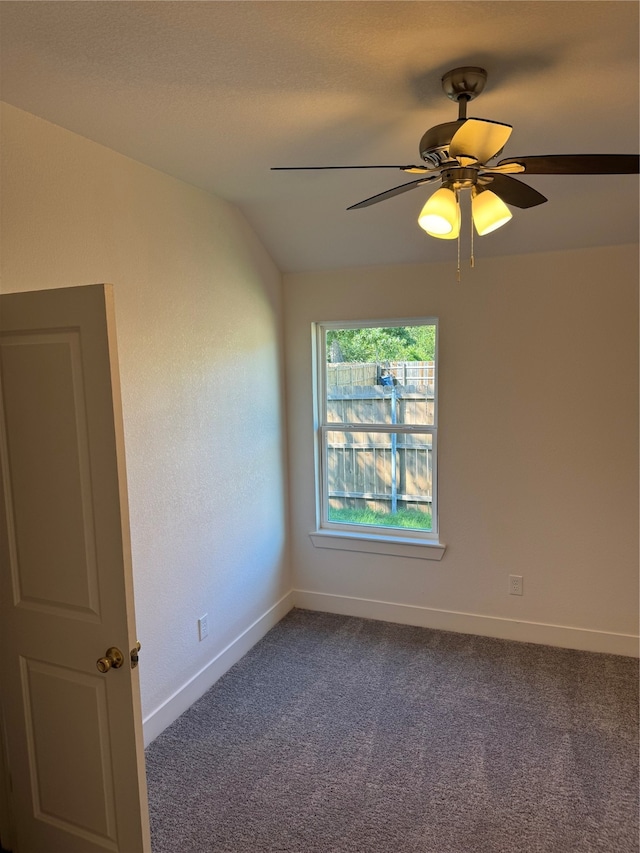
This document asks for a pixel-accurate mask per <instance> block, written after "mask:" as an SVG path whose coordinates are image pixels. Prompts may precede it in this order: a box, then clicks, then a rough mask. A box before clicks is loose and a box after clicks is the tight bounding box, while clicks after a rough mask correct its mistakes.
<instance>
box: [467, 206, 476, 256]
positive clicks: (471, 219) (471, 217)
mask: <svg viewBox="0 0 640 853" xmlns="http://www.w3.org/2000/svg"><path fill="white" fill-rule="evenodd" d="M469 222H470V223H471V269H473V267H475V265H476V259H475V258H474V256H473V214H472V215H471V216H470V217H469Z"/></svg>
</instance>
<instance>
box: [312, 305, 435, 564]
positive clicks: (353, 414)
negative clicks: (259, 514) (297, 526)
mask: <svg viewBox="0 0 640 853" xmlns="http://www.w3.org/2000/svg"><path fill="white" fill-rule="evenodd" d="M315 331H316V338H315V364H316V390H317V399H316V440H317V496H318V513H317V515H318V529H317V531H315V536H314V535H313V534H312V539H313V541H314V544H316V545H317V546H319V547H335V548H347V549H348V550H366V551H376V552H379V553H380V552H381V553H387V554H394V553H402V554H406V555H408V556H420V557H427V558H428V559H440V557H441V556H442V553H443V552H444V547H443V546H440V544H439V542H438V512H437V331H438V324H437V320H435V319H422V320H415V319H414V320H409V321H407V320H393V321H390V320H385V321H362V322H357V323H352V322H349V323H318V324H316V327H315ZM364 541H367V542H369V543H373V545H370V546H367V547H364V546H363V542H364ZM354 543H355V544H354ZM375 543H379V544H380V543H382V544H384V546H385V547H384V548H383V549H380V547H376V546H375ZM394 544H395V545H402V546H413V548H411V547H408V548H407V547H401V548H400V550H398V549H397V548H396V549H394V548H393V545H394ZM425 545H430V546H432V549H431V550H432V553H427V551H426V550H425V549H424V547H423V548H420V547H419V546H425ZM416 546H418V547H416ZM433 548H435V549H436V551H437V550H438V549H439V552H438V553H435V552H433ZM420 551H421V553H419V552H420Z"/></svg>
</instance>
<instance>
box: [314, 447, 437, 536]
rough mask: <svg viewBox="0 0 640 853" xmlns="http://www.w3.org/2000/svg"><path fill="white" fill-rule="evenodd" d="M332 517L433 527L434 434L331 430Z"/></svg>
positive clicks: (424, 528)
mask: <svg viewBox="0 0 640 853" xmlns="http://www.w3.org/2000/svg"><path fill="white" fill-rule="evenodd" d="M325 440H326V459H327V481H328V520H329V521H331V522H338V523H344V524H366V525H383V526H386V527H396V528H404V529H411V530H422V531H430V530H432V521H431V499H432V494H433V470H432V464H433V462H432V453H433V441H432V436H431V435H430V434H426V433H411V434H405V433H380V432H376V431H374V430H371V431H367V432H364V431H363V432H342V431H337V430H327V432H326V433H325Z"/></svg>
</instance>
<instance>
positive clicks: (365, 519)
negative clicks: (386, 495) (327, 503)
mask: <svg viewBox="0 0 640 853" xmlns="http://www.w3.org/2000/svg"><path fill="white" fill-rule="evenodd" d="M329 521H337V522H343V523H344V524H375V525H377V526H381V527H404V528H407V529H409V530H431V513H430V512H420V510H415V509H399V510H398V511H397V512H396V513H395V514H392V513H390V512H376V510H374V509H331V508H330V509H329Z"/></svg>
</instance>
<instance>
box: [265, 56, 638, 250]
mask: <svg viewBox="0 0 640 853" xmlns="http://www.w3.org/2000/svg"><path fill="white" fill-rule="evenodd" d="M486 82H487V72H486V71H485V70H484V68H476V67H471V66H465V67H462V68H454V69H453V70H452V71H448V72H447V73H446V74H445V75H444V76H443V77H442V88H443V90H444V92H445V94H446V95H447V97H449V98H450V99H451V100H452V101H456V102H457V104H458V118H457V120H456V121H449V122H445V123H444V124H438V125H436V126H435V127H432V128H430V129H429V130H427V132H426V133H425V134H424V136H423V137H422V139H421V140H420V157H421V158H422V160H423V161H424V163H423V164H422V165H419V166H415V165H414V166H274V167H273V170H274V171H290V170H301V169H304V170H308V169H399V170H400V171H402V172H408V173H410V174H416V175H421V176H422V177H419V178H417V179H416V180H413V181H409V182H408V183H404V184H400V186H397V187H392V188H391V189H389V190H385V191H384V192H381V193H378V194H377V195H374V196H371V197H370V198H366V199H364V201H360V202H358V203H357V204H352V205H351V206H350V207H348V208H347V210H358V209H359V208H362V207H368V206H369V205H372V204H377V203H378V202H380V201H384V200H385V199H388V198H393V197H394V196H397V195H400V194H401V193H405V192H408V191H409V190H412V189H415V188H416V187H421V186H424V185H425V184H430V183H436V182H442V187H441V188H440V189H439V190H437V191H436V192H435V193H434V194H433V195H432V196H431V197H430V198H429V200H428V201H427V203H426V204H425V205H424V207H423V209H422V211H421V213H420V216H419V217H418V223H419V224H420V226H421V227H422V228H423V229H424V230H425V231H426V232H427V234H430V235H431V236H432V237H438V238H440V239H445V240H448V239H456V238H457V237H459V234H460V220H461V215H460V204H459V194H460V191H461V190H470V192H471V215H472V219H473V223H474V225H475V229H476V231H477V232H478V234H479V235H480V236H483V235H484V234H489V233H490V232H491V231H494V230H495V229H496V228H499V227H500V226H501V225H504V224H505V223H506V222H508V220H509V219H511V211H510V210H509V208H508V207H507V205H511V206H513V207H518V208H528V207H535V206H536V205H538V204H543V203H544V202H545V201H547V199H546V198H545V196H543V195H542V193H539V192H538V191H537V190H535V189H533V187H530V186H529V185H528V184H525V183H523V182H522V181H520V180H518V179H517V178H514V177H512V176H513V175H516V174H518V175H519V174H524V175H612V174H637V173H638V171H639V167H640V156H639V155H637V154H549V155H544V156H535V157H510V158H507V159H505V160H500V161H499V162H498V163H496V164H495V165H488V163H489V161H490V160H493V159H494V158H495V157H497V156H498V155H499V154H500V153H501V152H502V150H503V148H504V146H505V145H506V143H507V141H508V139H509V137H510V135H511V131H512V127H511V125H509V124H504V123H503V122H498V121H493V120H491V119H483V118H467V104H468V103H469V101H472V100H474V98H477V97H478V95H480V94H481V93H482V91H483V89H484V87H485V84H486Z"/></svg>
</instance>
